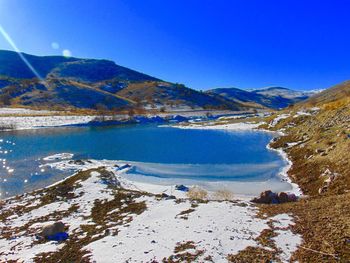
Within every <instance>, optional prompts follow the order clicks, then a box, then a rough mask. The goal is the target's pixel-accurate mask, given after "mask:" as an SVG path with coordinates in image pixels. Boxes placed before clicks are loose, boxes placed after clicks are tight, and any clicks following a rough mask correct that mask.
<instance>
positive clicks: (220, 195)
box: [213, 189, 233, 201]
mask: <svg viewBox="0 0 350 263" xmlns="http://www.w3.org/2000/svg"><path fill="white" fill-rule="evenodd" d="M213 197H214V199H216V200H226V201H229V200H232V199H233V193H232V192H231V191H230V190H227V189H222V190H218V191H216V192H215V193H214V196H213Z"/></svg>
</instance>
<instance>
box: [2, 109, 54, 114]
mask: <svg viewBox="0 0 350 263" xmlns="http://www.w3.org/2000/svg"><path fill="white" fill-rule="evenodd" d="M54 113H56V111H49V110H31V109H24V108H0V115H41V114H42V115H44V114H54Z"/></svg>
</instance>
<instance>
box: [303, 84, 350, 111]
mask: <svg viewBox="0 0 350 263" xmlns="http://www.w3.org/2000/svg"><path fill="white" fill-rule="evenodd" d="M348 99H350V81H345V82H343V83H340V84H338V85H335V86H333V87H330V88H329V89H326V90H324V91H322V92H319V93H317V94H315V95H314V96H312V97H310V98H309V99H308V100H306V101H304V102H303V103H300V105H310V106H322V105H325V104H328V103H333V102H337V101H343V100H348Z"/></svg>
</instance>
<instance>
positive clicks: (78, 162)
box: [68, 160, 85, 165]
mask: <svg viewBox="0 0 350 263" xmlns="http://www.w3.org/2000/svg"><path fill="white" fill-rule="evenodd" d="M68 163H69V164H76V165H85V162H84V161H82V160H72V161H69V162H68Z"/></svg>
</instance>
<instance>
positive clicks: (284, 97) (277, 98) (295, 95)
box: [206, 87, 313, 109]
mask: <svg viewBox="0 0 350 263" xmlns="http://www.w3.org/2000/svg"><path fill="white" fill-rule="evenodd" d="M206 93H207V94H211V95H213V94H216V95H220V96H222V97H224V98H227V99H229V100H232V101H235V102H237V103H243V104H247V103H250V105H255V106H257V107H259V105H260V106H262V107H266V108H271V109H281V108H285V107H288V106H289V105H291V104H294V103H297V102H299V101H303V100H306V99H307V98H309V97H310V96H311V95H312V94H313V92H302V91H295V90H290V89H287V88H282V87H270V88H266V89H257V90H241V89H237V88H221V89H212V90H208V91H207V92H206Z"/></svg>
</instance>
